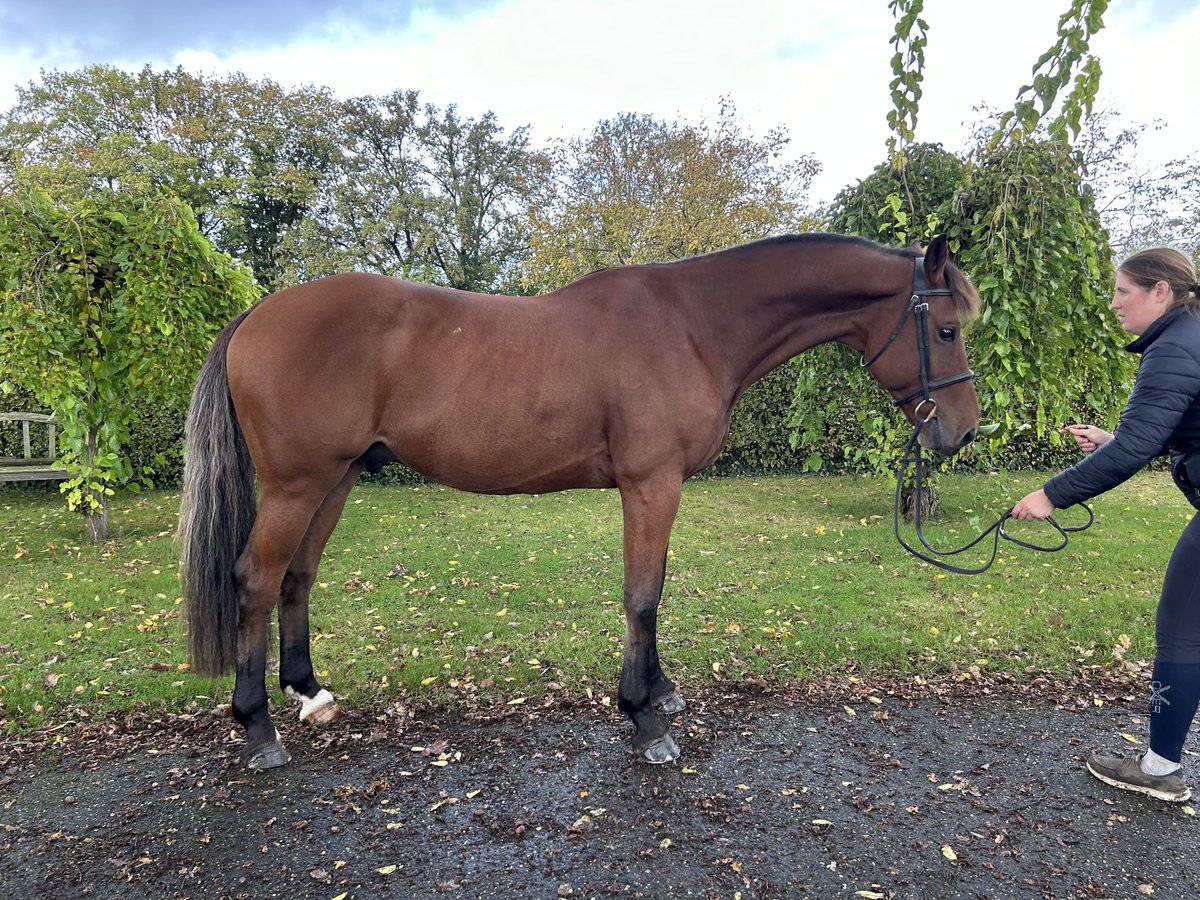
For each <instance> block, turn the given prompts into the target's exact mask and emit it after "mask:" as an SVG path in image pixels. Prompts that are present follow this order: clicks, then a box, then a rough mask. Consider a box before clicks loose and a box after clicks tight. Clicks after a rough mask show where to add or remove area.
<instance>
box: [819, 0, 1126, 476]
mask: <svg viewBox="0 0 1200 900" xmlns="http://www.w3.org/2000/svg"><path fill="white" fill-rule="evenodd" d="M1105 7H1106V3H1105V2H1104V0H1072V3H1071V7H1070V9H1069V10H1068V11H1067V12H1066V13H1065V14H1064V15H1063V16H1062V17H1061V18H1060V20H1059V26H1058V34H1057V40H1056V42H1055V44H1054V45H1053V46H1052V47H1051V49H1050V50H1049V51H1048V52H1047V53H1046V54H1044V55H1043V56H1042V57H1041V58H1040V59H1039V60H1038V62H1037V63H1036V64H1035V66H1034V78H1033V80H1032V83H1031V85H1027V86H1024V87H1022V88H1021V90H1020V91H1019V92H1018V95H1017V102H1016V104H1015V107H1014V110H1013V111H1012V112H1010V113H1007V114H1005V115H1003V116H1001V117H1000V119H999V124H998V126H997V127H996V128H995V129H994V130H991V131H984V132H982V133H981V134H980V135H979V143H978V146H977V147H976V148H975V150H974V152H973V153H972V154H971V155H970V156H969V157H968V158H967V159H966V160H962V161H954V160H952V159H950V158H948V154H939V153H935V152H931V151H930V148H928V147H926V146H924V145H919V144H911V143H910V142H909V141H908V138H909V137H910V136H911V132H912V128H911V127H909V128H908V129H907V131H902V130H900V129H898V128H897V125H896V124H895V123H911V125H912V126H915V122H916V109H915V103H916V100H917V99H918V98H919V97H920V91H919V86H920V78H919V71H918V72H916V73H908V74H905V73H904V72H903V67H904V66H906V65H915V66H917V67H918V69H919V66H920V64H921V61H922V59H923V55H922V54H911V55H910V57H908V58H906V57H905V55H904V54H902V53H897V54H896V56H895V57H894V58H893V67H894V69H898V71H897V80H896V81H893V100H894V102H895V103H896V104H897V107H898V114H897V116H895V117H893V118H894V119H895V123H893V128H894V129H896V130H897V132H898V137H899V138H901V139H902V140H900V141H898V142H897V143H896V144H894V145H893V154H892V157H891V158H890V159H889V160H888V162H887V163H885V164H884V165H882V166H880V167H879V168H877V169H876V170H875V172H874V173H873V174H872V175H871V176H870V177H869V178H868V179H867V180H866V181H864V182H863V183H862V184H860V185H859V186H858V187H857V188H856V189H855V190H852V191H847V192H843V194H842V195H840V196H839V198H838V200H837V202H836V203H835V206H834V209H833V210H832V211H831V217H832V220H833V222H834V225H835V227H839V228H846V229H848V230H853V231H855V232H857V233H860V234H864V235H866V236H869V237H874V238H884V239H891V240H892V241H894V242H895V243H904V242H906V241H907V240H911V239H912V238H914V237H915V238H919V239H925V238H927V237H928V236H929V235H930V234H931V233H932V231H933V230H935V229H936V230H939V231H944V232H945V233H946V234H947V235H948V236H949V237H950V239H951V245H952V248H953V249H954V252H955V256H956V260H957V262H958V263H959V264H960V265H961V266H962V268H963V269H964V270H965V271H966V272H968V273H969V274H970V275H971V276H972V277H973V278H974V280H975V283H976V285H977V287H978V288H979V291H980V296H981V298H982V300H983V313H982V316H981V317H980V320H979V321H978V322H977V323H976V324H975V325H974V326H973V328H972V329H971V331H970V332H968V344H969V354H970V357H971V363H972V367H973V368H974V369H975V370H976V372H977V376H976V380H975V385H976V389H977V391H978V392H979V397H980V404H981V406H982V408H983V411H984V417H985V421H987V420H989V419H990V420H992V423H993V424H997V425H999V426H1002V427H1000V428H999V429H998V431H996V432H995V434H994V436H993V437H992V438H991V439H990V440H989V441H988V442H986V444H976V448H975V450H974V454H975V457H976V464H980V463H982V464H983V465H994V464H999V463H1001V462H1003V463H1005V464H1007V465H1013V464H1033V465H1048V464H1051V460H1052V458H1053V453H1054V448H1055V446H1056V445H1058V446H1060V445H1061V442H1060V439H1059V436H1058V431H1057V426H1058V425H1059V424H1061V423H1062V422H1064V421H1071V420H1072V419H1075V418H1086V419H1087V420H1090V421H1111V419H1112V417H1113V416H1114V415H1115V411H1116V410H1117V409H1119V407H1120V401H1121V399H1122V398H1121V396H1120V395H1121V394H1123V392H1124V386H1125V385H1126V384H1127V383H1128V380H1129V377H1130V375H1131V373H1132V369H1131V362H1130V360H1128V359H1126V357H1127V356H1128V354H1124V353H1123V352H1121V351H1120V349H1119V348H1120V346H1121V344H1122V343H1123V341H1122V340H1121V339H1120V337H1119V335H1118V334H1117V329H1116V327H1115V322H1114V321H1112V318H1111V317H1110V316H1107V315H1106V313H1105V306H1106V297H1107V295H1108V293H1109V292H1110V290H1111V285H1112V280H1113V267H1112V260H1111V251H1110V248H1109V245H1108V242H1107V236H1106V234H1105V231H1104V228H1103V226H1102V224H1101V221H1100V216H1099V213H1098V211H1097V208H1096V202H1095V195H1094V193H1093V192H1092V191H1091V189H1090V188H1089V187H1088V186H1087V184H1086V182H1085V179H1084V168H1085V165H1084V157H1083V156H1082V154H1081V153H1079V152H1078V151H1077V150H1076V149H1075V148H1074V147H1073V146H1072V140H1073V139H1075V138H1076V137H1077V136H1078V134H1079V132H1080V128H1081V125H1082V123H1083V122H1085V121H1086V119H1087V118H1088V114H1089V113H1090V111H1091V109H1092V105H1093V101H1094V96H1095V92H1096V90H1097V89H1098V86H1099V81H1098V78H1099V68H1098V65H1097V64H1095V61H1094V60H1092V59H1091V58H1090V57H1089V56H1088V55H1087V47H1088V42H1089V40H1090V38H1091V36H1092V35H1093V34H1094V33H1095V32H1096V31H1097V30H1099V28H1100V27H1101V26H1102V24H1103V11H1104V9H1105ZM893 8H894V9H895V10H896V11H897V14H898V17H899V20H898V24H897V38H896V39H894V42H898V43H899V44H900V45H904V43H905V41H906V40H907V37H906V35H907V31H906V29H920V35H919V37H920V38H922V41H921V42H918V44H917V47H918V49H920V48H923V46H924V45H923V37H924V31H925V28H926V26H925V25H924V23H923V22H921V20H920V17H919V13H920V9H921V0H896V2H894V3H893ZM1073 75H1074V80H1073V81H1072V76H1073ZM1068 84H1071V85H1072V89H1071V91H1070V92H1069V93H1068V94H1067V95H1066V96H1065V98H1064V97H1063V93H1062V89H1063V88H1065V87H1066V85H1068ZM898 85H900V86H904V85H907V86H908V88H907V89H906V90H897V86H898ZM914 85H915V89H914V87H913V86H914ZM1055 111H1056V112H1055ZM1052 112H1055V114H1054V115H1053V116H1052V115H1051V113H1052ZM900 113H902V114H900ZM893 118H889V122H893ZM956 172H957V178H955V175H954V173H956ZM819 359H820V358H819V357H818V360H819ZM830 364H831V365H835V366H836V365H840V366H842V367H844V368H845V370H846V374H845V376H844V377H843V378H832V379H831V378H830V377H828V376H827V377H824V378H821V377H820V375H819V374H818V375H817V376H816V377H817V381H818V383H820V384H822V385H825V384H828V383H830V381H831V380H832V382H833V383H839V382H840V381H842V380H845V381H848V382H849V383H850V384H851V385H852V387H851V392H852V393H851V395H850V396H847V395H845V394H843V393H842V392H840V391H839V392H835V393H828V392H826V393H823V394H822V393H820V392H819V391H816V389H815V387H814V385H813V384H809V383H807V382H806V381H805V380H804V378H803V377H802V378H801V380H800V383H799V385H798V391H799V399H800V401H801V402H798V403H797V404H796V414H795V425H796V439H797V441H798V443H799V444H800V446H801V447H802V448H804V449H806V450H808V453H809V455H808V457H807V464H808V466H809V467H810V468H812V469H817V468H819V467H821V466H824V465H826V464H828V462H829V449H830V448H831V446H844V447H847V448H849V449H848V450H847V451H846V452H845V456H844V457H843V461H842V462H843V464H844V465H848V466H850V467H851V468H856V469H860V470H861V469H865V470H867V471H876V472H886V471H888V469H889V468H890V466H891V463H892V460H893V459H894V456H895V452H894V451H895V445H896V444H897V442H898V439H899V434H898V433H897V428H896V427H895V426H894V425H892V424H891V423H893V422H894V415H892V416H889V415H886V414H885V410H884V409H882V408H881V407H880V404H879V403H877V402H875V400H867V401H864V400H862V399H859V398H858V397H857V396H855V394H856V393H857V388H856V387H854V385H855V384H856V381H855V379H861V373H857V374H856V373H855V371H854V370H855V369H856V368H857V360H856V359H853V358H850V356H849V355H847V354H841V355H840V356H839V357H834V358H833V362H832V363H830ZM806 368H807V367H806ZM1044 372H1054V373H1055V375H1054V377H1053V378H1039V377H1038V376H1039V373H1044ZM848 423H856V424H857V425H858V426H859V427H860V428H861V431H858V432H856V431H854V430H853V428H850V429H848V427H847V426H848ZM1025 425H1028V426H1030V427H1029V429H1028V431H1027V432H1026V431H1024V430H1022V426H1025ZM848 430H849V431H850V433H849V434H847V431H848ZM832 437H840V438H841V440H839V441H836V442H834V441H832V440H831V438H832ZM847 438H849V440H847ZM1047 447H1048V448H1049V449H1047ZM1002 452H1003V456H1001V453H1002Z"/></svg>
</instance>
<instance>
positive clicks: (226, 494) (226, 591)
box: [179, 310, 257, 676]
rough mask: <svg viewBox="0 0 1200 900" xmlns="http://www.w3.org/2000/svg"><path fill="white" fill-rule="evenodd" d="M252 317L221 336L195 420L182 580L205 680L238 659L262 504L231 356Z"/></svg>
mask: <svg viewBox="0 0 1200 900" xmlns="http://www.w3.org/2000/svg"><path fill="white" fill-rule="evenodd" d="M248 312H249V310H247V312H246V313H242V314H241V315H240V316H238V317H237V318H236V319H234V320H233V321H232V322H230V323H229V324H228V325H227V326H226V327H225V329H224V330H223V331H222V332H221V333H220V334H219V335H218V336H217V339H216V341H215V342H214V343H213V346H212V349H211V350H210V351H209V354H208V359H207V360H206V361H205V363H204V368H202V369H201V370H200V377H199V378H198V379H197V381H196V389H195V390H194V391H193V392H192V402H191V405H190V406H189V407H188V414H187V426H186V431H185V447H186V450H185V453H186V455H185V458H184V469H183V500H182V503H181V506H180V511H179V539H180V543H181V544H182V556H181V560H180V577H181V580H182V583H183V596H184V599H185V600H186V602H187V619H188V657H189V659H190V661H191V669H192V671H193V672H195V673H196V674H198V675H213V676H215V675H223V674H225V673H227V672H229V671H230V670H231V669H233V667H234V665H235V663H236V661H237V626H238V592H237V585H236V583H235V580H234V573H233V567H234V563H236V562H237V558H238V556H239V555H240V554H241V552H242V549H243V548H244V547H245V546H246V541H247V540H248V539H249V537H250V528H251V527H252V526H253V525H254V516H255V512H256V508H257V501H256V499H255V485H254V462H253V461H252V460H251V459H250V451H249V450H248V449H247V448H246V439H245V437H244V436H243V435H242V428H241V426H240V425H239V424H238V420H237V413H236V412H235V411H234V408H233V399H232V398H231V397H230V395H229V381H228V370H227V368H226V361H225V353H226V351H227V350H228V348H229V341H230V339H231V338H232V337H233V333H234V331H236V330H237V327H238V326H239V325H240V324H241V323H242V320H243V319H244V318H245V317H246V315H247V313H248Z"/></svg>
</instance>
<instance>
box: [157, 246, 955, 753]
mask: <svg viewBox="0 0 1200 900" xmlns="http://www.w3.org/2000/svg"><path fill="white" fill-rule="evenodd" d="M978 303H979V298H978V294H977V293H976V291H975V288H974V286H973V285H972V284H971V281H970V279H968V278H967V276H966V275H964V274H963V273H962V272H961V271H960V270H959V269H958V268H957V267H955V266H954V264H953V263H951V262H950V260H949V252H948V248H947V244H946V240H945V238H944V237H938V238H935V239H934V240H933V241H932V242H931V245H930V247H929V249H928V251H927V252H926V253H925V254H924V255H922V254H921V252H920V249H919V248H909V249H896V248H887V247H884V246H881V245H879V244H875V243H872V242H870V241H866V240H863V239H861V238H852V237H846V236H839V235H829V234H801V235H792V236H786V237H778V238H768V239H765V240H760V241H756V242H753V243H749V244H745V245H742V246H738V247H733V248H731V249H727V250H722V251H718V252H715V253H710V254H707V255H704V256H697V257H694V258H691V259H686V260H681V261H677V262H669V263H655V264H649V265H631V266H622V267H619V268H613V269H607V270H602V271H599V272H594V273H592V274H591V275H587V276H585V277H583V278H580V279H579V280H578V281H575V282H573V283H571V284H569V285H567V286H566V287H564V288H562V289H560V290H557V291H553V292H551V293H549V294H545V295H542V296H536V297H492V296H486V295H482V294H474V293H468V292H464V291H459V290H452V289H449V288H443V287H436V286H432V285H428V284H415V283H410V282H405V281H400V280H396V279H392V278H387V277H383V276H379V275H371V274H365V273H347V274H341V275H334V276H331V277H328V278H324V279H321V280H319V281H314V282H311V283H308V284H302V285H298V286H295V287H289V288H286V289H284V290H281V291H279V292H278V293H276V294H273V295H271V296H268V297H265V298H264V299H262V300H261V301H259V302H258V303H257V304H256V305H255V306H253V307H251V308H250V309H249V310H247V311H246V312H244V313H242V314H241V315H240V316H238V317H237V318H236V319H234V320H233V321H232V322H231V323H230V324H229V325H228V326H226V328H225V329H224V331H222V332H221V334H220V335H219V336H218V337H217V339H216V341H215V342H214V344H213V347H212V349H211V351H210V353H209V356H208V359H207V361H206V362H205V364H204V367H203V369H202V370H201V373H200V376H199V379H198V382H197V384H196V388H195V391H194V394H193V397H192V401H191V406H190V408H189V412H188V420H187V437H186V445H187V447H186V449H187V455H186V467H185V475H184V490H183V502H182V509H181V513H180V536H181V542H182V551H183V559H182V566H181V571H182V579H183V588H184V595H185V597H186V600H187V620H188V631H189V652H190V659H191V669H192V671H193V672H196V673H198V674H200V675H213V676H215V675H220V674H224V673H227V672H228V671H229V670H231V669H232V670H234V671H235V672H236V680H235V684H234V691H233V715H234V717H235V718H236V720H237V721H238V722H239V723H240V724H241V725H242V726H243V727H244V729H245V735H246V744H245V748H244V753H243V761H244V763H245V764H246V765H247V766H249V767H250V768H271V767H274V766H280V765H283V764H285V763H286V762H287V761H288V760H289V758H290V757H289V755H288V753H287V751H286V750H285V749H284V746H283V743H282V741H281V739H280V735H279V732H278V731H277V729H276V727H275V725H274V724H273V723H272V720H271V716H270V713H269V712H268V708H267V692H266V684H265V679H266V665H267V630H268V623H269V620H270V617H271V614H272V610H273V609H274V607H275V606H277V605H278V607H279V681H280V686H281V688H282V689H283V691H284V693H285V694H286V695H288V696H289V697H293V698H295V699H298V700H299V703H300V718H301V720H303V721H307V722H317V723H320V722H328V721H332V720H334V719H336V718H337V717H338V715H339V714H340V710H339V708H338V706H337V703H336V701H335V700H334V698H333V696H332V695H331V693H330V692H329V690H327V689H326V688H324V687H322V686H321V685H320V684H318V683H317V681H316V678H315V677H314V674H313V666H312V662H311V659H310V656H309V625H308V604H309V592H310V590H311V588H312V586H313V582H314V580H315V578H316V573H317V566H318V564H319V562H320V559H321V554H322V551H323V550H324V547H325V544H326V542H327V541H328V540H329V537H330V534H331V533H332V532H333V529H334V526H335V525H336V524H337V521H338V519H339V517H340V516H341V514H342V510H343V508H344V506H345V503H346V497H347V495H348V494H349V493H350V489H351V488H352V487H353V486H354V483H355V481H356V480H357V479H358V476H359V475H360V473H362V472H363V471H364V470H377V469H379V468H380V467H381V466H383V465H384V464H385V463H388V462H392V461H397V460H398V461H401V462H403V463H405V464H406V465H408V466H409V467H410V468H412V469H414V470H415V471H417V472H418V473H420V474H421V475H423V476H425V477H426V478H428V479H429V480H431V481H434V482H438V483H441V484H445V485H449V486H452V487H455V488H459V489H461V490H464V491H474V492H479V493H493V494H513V493H530V494H543V493H547V492H550V491H561V490H566V489H569V488H616V489H617V490H618V491H619V492H620V497H621V505H622V517H623V525H624V608H625V619H626V628H627V633H626V637H625V645H624V655H623V661H622V665H621V676H620V683H619V687H618V695H617V696H618V704H619V707H620V709H621V710H623V711H624V712H625V713H627V714H628V716H629V717H630V719H632V721H633V724H634V729H635V733H634V737H633V749H634V752H635V753H636V754H638V755H639V756H640V758H642V759H643V760H645V761H646V762H649V763H664V762H670V761H672V760H675V759H677V758H678V756H679V748H678V746H677V745H676V744H675V742H674V740H673V739H672V738H671V735H670V734H669V732H668V730H667V727H666V725H665V724H664V722H663V721H662V720H661V719H660V718H659V715H658V713H664V714H666V715H672V714H674V713H677V712H680V711H681V710H683V709H684V707H685V703H684V700H683V698H682V697H681V696H680V694H679V692H678V691H677V690H676V688H675V685H674V684H673V683H672V682H671V680H670V679H669V678H668V677H667V676H666V675H665V674H664V672H663V669H662V665H661V662H660V659H659V654H658V647H657V638H656V625H657V614H658V606H659V602H660V599H661V595H662V589H663V581H664V579H665V575H666V555H667V543H668V540H669V538H670V534H671V527H672V525H673V524H674V520H675V516H676V512H677V510H678V508H679V502H680V494H681V491H682V486H683V482H684V481H685V480H686V479H687V478H688V477H689V476H691V475H693V474H695V473H697V472H699V471H700V470H702V469H704V468H705V467H706V466H707V465H709V464H710V463H711V462H712V461H713V460H714V459H715V458H716V456H717V454H718V453H720V452H721V449H722V447H723V446H724V443H725V440H726V437H727V435H728V431H729V418H730V413H731V411H732V410H733V406H734V403H735V402H736V401H737V399H738V398H739V397H740V396H741V395H742V393H743V392H744V391H745V390H746V389H747V388H748V387H750V385H751V384H753V383H754V382H755V381H757V380H758V379H759V378H761V377H762V376H763V375H765V374H767V373H768V372H770V371H771V370H772V369H774V368H775V367H776V366H779V365H780V364H782V363H783V362H785V361H787V360H789V359H791V358H792V357H793V356H795V355H797V354H798V353H801V352H802V351H804V350H807V349H809V348H810V347H814V346H816V345H818V344H821V343H824V342H827V341H839V342H841V343H843V344H846V345H848V346H850V347H851V348H853V349H854V350H857V351H859V352H860V353H862V354H863V356H864V365H866V366H867V367H868V368H869V370H870V372H871V374H872V375H873V376H874V378H875V380H876V381H877V382H878V383H879V384H880V385H881V386H882V387H883V388H885V389H886V390H888V391H889V392H891V394H892V396H893V398H894V399H895V400H896V402H897V404H898V405H899V406H900V407H901V408H902V410H903V411H904V414H905V415H906V416H907V418H908V420H909V422H910V423H915V422H916V421H917V417H918V416H919V417H920V420H921V421H922V422H923V423H924V424H923V427H922V429H921V431H920V439H921V442H922V445H923V446H925V447H927V448H928V449H931V450H935V451H941V452H946V453H949V452H953V451H955V450H957V449H959V448H960V447H962V446H963V445H964V444H966V443H968V442H969V441H971V440H972V439H973V438H974V435H975V429H976V427H977V426H978V423H979V403H978V400H977V399H976V395H975V388H974V385H973V384H972V382H971V380H970V379H971V376H972V373H971V372H970V370H969V369H968V367H967V357H966V351H965V349H964V346H963V339H962V325H963V324H964V323H965V322H967V321H969V320H970V319H971V318H972V317H974V316H975V315H976V314H977V313H978ZM893 326H895V327H893ZM885 351H886V352H885ZM867 357H870V359H867ZM934 392H937V396H936V398H935V397H934V396H932V395H933V393H934ZM256 480H257V498H256V490H255V481H256Z"/></svg>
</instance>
